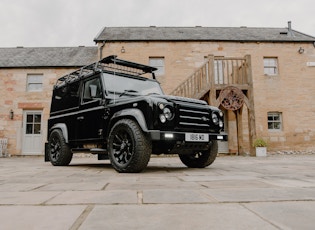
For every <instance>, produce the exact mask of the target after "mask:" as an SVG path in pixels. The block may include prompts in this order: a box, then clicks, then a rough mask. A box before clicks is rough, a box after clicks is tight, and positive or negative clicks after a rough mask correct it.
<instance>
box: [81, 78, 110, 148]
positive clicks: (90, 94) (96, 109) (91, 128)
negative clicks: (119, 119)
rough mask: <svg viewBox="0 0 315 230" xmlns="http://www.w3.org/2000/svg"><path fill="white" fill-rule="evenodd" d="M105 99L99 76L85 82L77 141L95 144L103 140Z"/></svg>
mask: <svg viewBox="0 0 315 230" xmlns="http://www.w3.org/2000/svg"><path fill="white" fill-rule="evenodd" d="M103 97H104V95H103V89H102V84H101V79H100V77H99V75H98V76H96V77H93V78H89V79H87V80H85V81H84V82H83V86H82V92H81V104H80V110H79V112H78V114H77V115H76V122H77V132H76V135H77V140H82V141H83V140H84V141H85V142H87V141H91V142H94V141H97V140H100V139H101V138H103V124H104V111H105V109H104V105H103V103H102V102H103Z"/></svg>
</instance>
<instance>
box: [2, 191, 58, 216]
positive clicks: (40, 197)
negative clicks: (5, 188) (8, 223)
mask: <svg viewBox="0 0 315 230" xmlns="http://www.w3.org/2000/svg"><path fill="white" fill-rule="evenodd" d="M58 194H59V192H12V191H11V192H0V205H16V204H20V205H40V204H43V203H45V202H46V201H47V200H49V199H51V198H52V197H55V196H57V195H58ZM0 215H1V213H0Z"/></svg>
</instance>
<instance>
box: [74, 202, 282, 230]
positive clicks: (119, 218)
mask: <svg viewBox="0 0 315 230" xmlns="http://www.w3.org/2000/svg"><path fill="white" fill-rule="evenodd" d="M107 228H108V229H111V230H120V229H128V230H142V229H143V230H147V229H150V230H154V229H156V230H161V229H177V230H178V229H198V230H203V229H204V230H209V229H266V230H267V229H268V230H269V229H270V230H273V229H278V228H276V227H274V226H273V225H272V224H270V223H268V221H266V220H263V219H262V218H260V217H259V216H257V215H256V214H254V213H253V212H251V211H249V210H248V209H246V208H244V207H243V206H241V205H239V204H206V205H203V204H190V205H188V204H186V205H180V204H175V205H161V204H158V205H118V206H116V205H115V206H113V205H107V206H103V205H99V206H96V207H95V208H94V209H93V210H92V212H91V213H90V214H89V216H88V217H87V219H86V221H85V222H84V223H83V224H82V226H81V227H80V229H82V230H85V229H107Z"/></svg>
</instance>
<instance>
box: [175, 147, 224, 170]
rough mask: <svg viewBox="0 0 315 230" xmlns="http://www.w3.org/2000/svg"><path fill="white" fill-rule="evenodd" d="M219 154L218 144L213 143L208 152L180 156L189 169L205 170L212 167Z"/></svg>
mask: <svg viewBox="0 0 315 230" xmlns="http://www.w3.org/2000/svg"><path fill="white" fill-rule="evenodd" d="M217 154H218V142H217V141H212V144H211V147H210V149H209V150H206V151H196V152H194V153H192V154H182V155H181V154H179V158H180V160H181V161H182V162H183V164H184V165H186V166H187V167H189V168H205V167H207V166H209V165H211V164H212V163H213V162H214V160H215V158H216V157H217Z"/></svg>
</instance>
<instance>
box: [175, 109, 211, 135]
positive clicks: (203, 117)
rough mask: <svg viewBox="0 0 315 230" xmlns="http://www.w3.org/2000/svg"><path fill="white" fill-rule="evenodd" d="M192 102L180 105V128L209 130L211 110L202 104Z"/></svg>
mask: <svg viewBox="0 0 315 230" xmlns="http://www.w3.org/2000/svg"><path fill="white" fill-rule="evenodd" d="M202 107H203V108H201V107H199V106H193V105H191V104H180V105H179V107H178V111H179V119H178V127H179V128H180V129H189V130H190V129H191V130H209V129H210V116H211V114H210V110H209V109H207V108H205V107H204V106H202Z"/></svg>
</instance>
